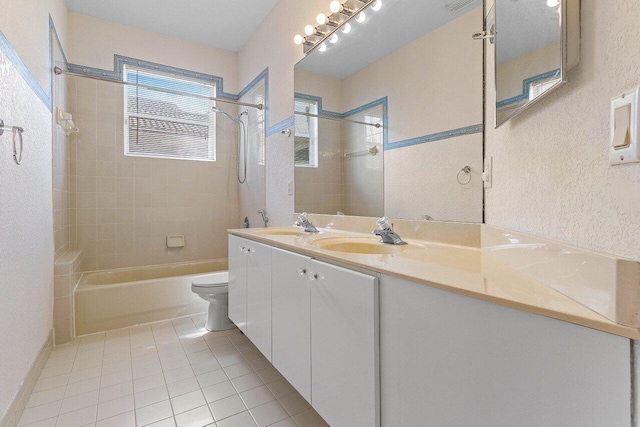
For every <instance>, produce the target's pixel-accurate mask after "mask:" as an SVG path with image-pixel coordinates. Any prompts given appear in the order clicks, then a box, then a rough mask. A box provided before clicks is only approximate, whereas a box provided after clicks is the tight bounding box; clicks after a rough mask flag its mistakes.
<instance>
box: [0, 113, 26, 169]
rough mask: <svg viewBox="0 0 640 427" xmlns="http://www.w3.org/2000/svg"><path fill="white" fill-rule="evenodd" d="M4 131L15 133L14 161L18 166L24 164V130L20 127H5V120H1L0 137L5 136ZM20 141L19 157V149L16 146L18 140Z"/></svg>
mask: <svg viewBox="0 0 640 427" xmlns="http://www.w3.org/2000/svg"><path fill="white" fill-rule="evenodd" d="M4 131H11V132H13V161H14V162H16V164H17V165H19V164H20V163H22V152H23V151H24V144H23V141H22V134H23V133H24V129H23V128H21V127H20V126H5V125H4V120H0V136H2V135H3V134H4ZM18 139H19V140H20V155H18V147H17V144H16V140H18Z"/></svg>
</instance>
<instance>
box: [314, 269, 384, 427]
mask: <svg viewBox="0 0 640 427" xmlns="http://www.w3.org/2000/svg"><path fill="white" fill-rule="evenodd" d="M310 266H311V271H310V273H309V274H311V279H312V281H311V367H312V371H311V403H312V406H313V407H314V408H315V409H316V410H317V411H318V413H319V414H320V415H321V416H322V417H323V418H324V419H325V421H326V422H327V423H329V425H331V426H332V427H376V426H379V425H380V408H379V377H378V374H379V369H378V368H379V366H378V279H377V278H376V277H373V276H368V275H365V274H360V273H356V272H353V271H350V270H346V269H344V268H340V267H336V266H333V265H329V264H326V263H323V262H319V261H315V260H311V261H310ZM316 275H317V278H316V277H315V276H316Z"/></svg>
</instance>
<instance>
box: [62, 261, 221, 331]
mask: <svg viewBox="0 0 640 427" xmlns="http://www.w3.org/2000/svg"><path fill="white" fill-rule="evenodd" d="M226 270H227V260H226V259H218V260H211V261H198V262H187V263H180V264H166V265H154V266H147V267H134V268H120V269H115V270H105V271H94V272H87V273H83V275H82V277H81V278H80V281H79V283H78V286H77V288H76V291H75V292H74V306H75V310H74V311H75V331H76V336H78V335H85V334H92V333H95V332H102V331H107V330H111V329H116V328H124V327H127V326H133V325H137V324H140V323H147V322H154V321H157V320H164V319H172V318H175V317H179V316H187V315H191V314H197V313H204V312H206V311H207V308H208V303H207V302H206V301H204V300H202V299H201V298H200V297H199V296H197V295H196V294H194V293H193V292H191V280H192V279H193V278H194V277H196V276H201V275H203V274H207V273H211V272H216V271H226Z"/></svg>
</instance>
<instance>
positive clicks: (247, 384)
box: [231, 373, 264, 393]
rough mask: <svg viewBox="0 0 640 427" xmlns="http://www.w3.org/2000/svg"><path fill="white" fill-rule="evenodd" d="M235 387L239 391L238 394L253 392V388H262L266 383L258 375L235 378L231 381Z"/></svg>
mask: <svg viewBox="0 0 640 427" xmlns="http://www.w3.org/2000/svg"><path fill="white" fill-rule="evenodd" d="M231 382H232V383H233V386H234V387H235V388H236V390H238V393H242V392H243V391H247V390H251V389H252V388H256V387H260V386H261V385H263V384H264V383H263V382H262V380H261V379H260V377H259V376H258V374H256V373H251V374H249V375H244V376H242V377H238V378H234V379H232V380H231Z"/></svg>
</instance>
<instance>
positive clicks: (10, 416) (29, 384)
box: [0, 329, 53, 427]
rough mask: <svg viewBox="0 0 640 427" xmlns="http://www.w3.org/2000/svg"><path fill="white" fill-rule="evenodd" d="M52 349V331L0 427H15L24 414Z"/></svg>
mask: <svg viewBox="0 0 640 427" xmlns="http://www.w3.org/2000/svg"><path fill="white" fill-rule="evenodd" d="M52 349H53V329H51V331H50V332H49V336H48V337H47V341H46V342H45V343H44V345H43V346H42V349H40V353H38V357H36V360H35V361H34V362H33V364H32V365H31V368H30V369H29V372H28V373H27V376H26V378H25V379H24V382H23V383H22V386H21V387H20V390H18V392H17V393H16V397H15V399H13V402H12V403H11V405H10V406H9V409H8V410H7V413H6V414H5V415H4V418H2V420H0V427H15V426H17V425H18V421H20V417H21V416H22V413H23V412H24V408H25V407H26V406H27V401H28V400H29V397H30V396H31V392H32V391H33V388H34V387H35V385H36V382H37V381H38V378H39V377H40V373H41V372H42V368H44V365H45V364H46V363H47V359H48V358H49V355H50V354H51V350H52Z"/></svg>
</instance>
